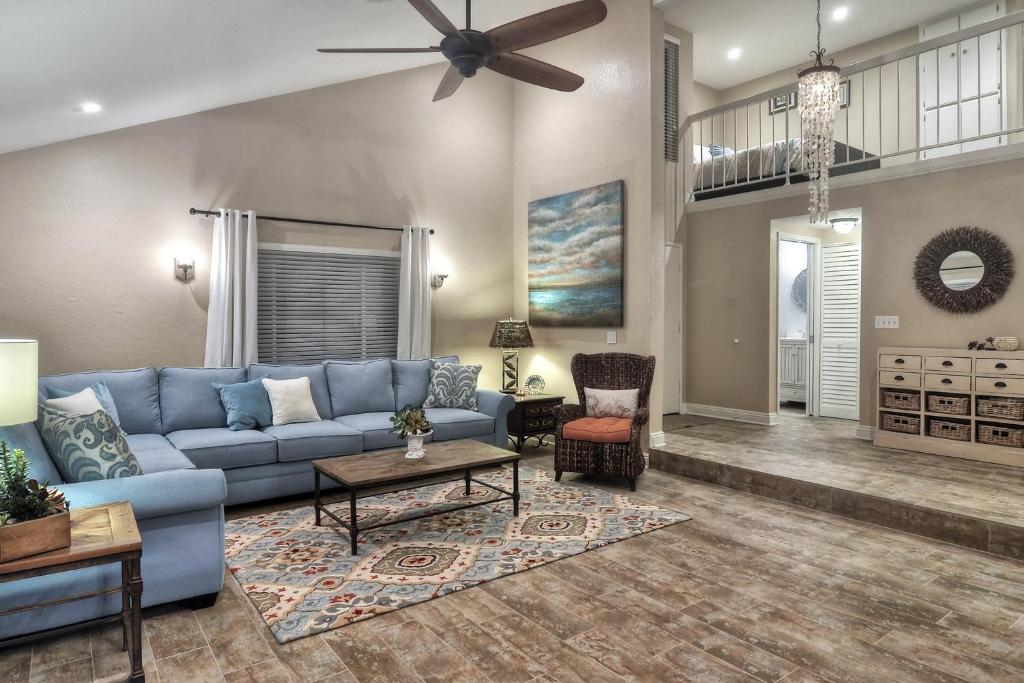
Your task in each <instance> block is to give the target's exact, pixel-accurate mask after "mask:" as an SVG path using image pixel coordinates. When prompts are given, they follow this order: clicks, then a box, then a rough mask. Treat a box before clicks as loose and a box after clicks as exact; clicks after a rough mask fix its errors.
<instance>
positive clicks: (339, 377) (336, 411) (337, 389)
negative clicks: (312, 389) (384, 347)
mask: <svg viewBox="0 0 1024 683" xmlns="http://www.w3.org/2000/svg"><path fill="white" fill-rule="evenodd" d="M324 367H325V369H326V371H327V384H328V386H329V387H330V389H331V414H332V416H334V417H338V416H339V415H358V414H362V413H377V412H384V411H390V412H391V413H392V414H393V413H394V412H395V391H394V388H393V387H392V386H391V361H389V360H387V359H380V360H368V361H327V362H326V363H324Z"/></svg>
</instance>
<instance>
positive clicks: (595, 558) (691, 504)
mask: <svg viewBox="0 0 1024 683" xmlns="http://www.w3.org/2000/svg"><path fill="white" fill-rule="evenodd" d="M530 464H531V465H534V466H538V467H547V468H549V469H550V465H551V456H550V452H547V453H543V454H540V455H536V456H534V457H531V458H530ZM566 476H567V477H568V476H570V475H566ZM590 481H592V482H593V483H596V484H597V485H601V486H609V487H614V488H616V489H618V490H622V488H623V487H622V485H621V484H620V483H619V482H615V481H604V480H596V479H593V480H590ZM636 495H637V496H638V497H639V498H641V499H643V500H646V501H649V502H651V503H654V504H658V505H663V506H666V507H671V508H675V509H678V510H682V511H684V512H687V513H689V514H691V515H693V519H692V520H691V521H689V522H684V523H681V524H677V525H674V526H672V527H668V528H666V529H662V530H659V531H655V532H653V533H651V534H647V535H644V536H640V537H637V538H634V539H630V540H628V541H624V542H621V543H616V544H613V545H611V546H607V547H605V548H602V549H599V550H595V551H592V552H588V553H583V554H582V555H578V556H575V557H571V558H567V559H564V560H560V561H558V562H555V563H552V564H550V565H547V566H545V567H541V568H538V569H534V570H531V571H527V572H524V573H521V574H517V575H515V576H511V577H507V578H502V579H499V580H496V581H494V582H492V583H489V584H486V585H483V586H478V587H474V588H471V589H468V590H466V591H463V592H460V593H456V594H453V595H449V596H446V597H444V598H440V599H438V600H433V601H430V602H427V603H422V604H418V605H414V606H412V607H408V608H406V609H402V610H399V611H397V612H394V613H391V614H388V615H385V616H382V617H378V618H375V619H370V620H368V621H365V622H360V623H357V624H354V625H351V626H348V627H345V628H340V629H336V630H334V631H330V632H328V633H325V634H322V635H319V636H313V637H310V638H306V639H303V640H299V641H295V642H292V643H289V644H288V645H285V646H280V645H278V644H277V643H276V642H275V641H274V639H273V638H272V637H271V636H270V632H269V630H268V629H267V628H265V626H264V625H263V623H262V621H261V620H260V618H259V616H258V615H257V613H256V612H255V610H254V609H253V607H252V605H251V604H250V603H249V601H248V600H247V599H246V598H245V597H244V596H243V595H242V593H241V591H240V589H239V588H238V585H237V583H236V582H235V581H234V579H232V578H231V577H230V576H229V577H228V578H227V579H226V581H225V586H224V590H223V592H222V593H221V597H220V599H219V601H218V602H217V604H216V605H215V606H214V607H211V608H209V609H205V610H200V611H196V612H192V611H189V610H185V609H182V608H179V607H174V606H164V607H160V608H155V609H152V610H147V611H146V612H145V636H146V650H145V665H146V670H147V677H148V680H149V681H162V682H163V683H170V682H176V681H187V682H189V683H200V682H202V681H260V682H264V681H332V682H340V681H421V680H422V681H445V683H453V682H456V681H513V682H523V683H525V682H526V681H538V682H539V681H580V682H583V681H586V682H593V681H615V680H623V679H625V680H641V681H694V682H700V683H703V682H723V681H725V682H739V681H745V682H748V683H753V682H755V681H766V682H773V681H784V682H785V683H811V682H816V681H818V682H820V681H834V682H836V683H839V682H853V681H857V682H861V681H886V682H892V681H901V682H902V681H971V682H972V683H973V682H976V681H1022V680H1024V647H1021V645H1022V643H1024V618H1022V615H1024V564H1021V563H1018V562H1015V561H1013V560H1008V559H1001V558H998V557H994V556H990V555H986V554H982V553H979V552H975V551H971V550H967V549H963V548H959V547H956V546H951V545H946V544H943V543H939V542H935V541H930V540H928V539H924V538H920V537H916V536H911V535H907V534H902V533H899V532H896V531H889V530H887V529H883V528H880V527H875V526H871V525H867V524H863V523H860V522H855V521H851V520H847V519H844V518H839V517H835V516H831V515H828V514H824V513H820V512H816V511H813V510H808V509H803V508H798V507H793V506H790V505H787V504H785V503H781V502H777V501H772V500H768V499H765V498H759V497H757V496H753V495H749V494H746V493H742V492H738V491H734V490H731V489H724V488H719V487H716V486H711V485H706V484H700V483H696V482H693V481H691V480H688V479H684V478H681V477H677V476H674V475H670V474H665V473H662V472H657V471H648V472H647V473H646V474H644V475H643V476H642V477H641V479H640V490H639V492H638V493H637V494H636ZM291 504H292V505H296V504H300V502H293V503H291ZM263 509H266V506H263V507H253V508H249V509H248V510H242V511H238V510H234V511H232V514H233V515H234V514H241V513H248V514H252V513H255V512H258V511H262V510H263ZM339 542H344V541H343V540H340V541H339ZM117 644H118V643H117V633H116V631H112V630H109V629H107V630H102V631H94V632H91V633H84V634H79V635H71V636H67V637H64V638H61V639H57V640H53V641H50V642H45V643H39V644H36V645H35V646H34V647H27V646H26V647H22V648H19V649H16V650H8V651H6V652H3V653H0V681H10V682H12V683H13V682H21V681H47V682H50V683H60V682H61V681H90V680H97V681H101V680H102V681H108V680H120V679H122V678H123V676H124V672H125V669H126V665H127V658H126V657H125V656H124V655H123V653H121V652H120V651H119V650H118V649H117Z"/></svg>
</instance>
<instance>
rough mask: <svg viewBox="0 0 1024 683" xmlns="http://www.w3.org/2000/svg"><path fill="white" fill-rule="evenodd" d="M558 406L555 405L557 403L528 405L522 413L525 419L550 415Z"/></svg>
mask: <svg viewBox="0 0 1024 683" xmlns="http://www.w3.org/2000/svg"><path fill="white" fill-rule="evenodd" d="M558 405H559V404H557V403H538V404H530V405H527V406H526V409H525V410H524V411H523V413H524V414H525V415H526V416H527V417H537V416H539V415H550V414H551V413H552V412H554V410H555V408H557V407H558Z"/></svg>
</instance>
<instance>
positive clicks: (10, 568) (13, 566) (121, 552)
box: [0, 501, 146, 683]
mask: <svg viewBox="0 0 1024 683" xmlns="http://www.w3.org/2000/svg"><path fill="white" fill-rule="evenodd" d="M141 558H142V538H141V537H140V536H139V527H138V525H136V523H135V514H134V513H133V512H132V506H131V503H127V502H123V501H122V502H117V503H106V504H104V505H95V506H91V507H83V508H77V509H72V510H71V545H70V546H69V547H67V548H62V549H60V550H53V551H51V552H48V553H42V554H39V555H30V556H29V557H22V558H20V559H17V560H12V561H10V562H4V563H0V583H7V582H8V581H18V580H20V579H28V578H33V577H36V576H47V575H49V574H58V573H60V572H69V571H74V570H75V569H83V568H85V567H96V566H99V565H103V564H113V563H120V565H121V585H120V586H112V587H110V588H106V589H103V590H97V591H89V592H85V593H78V594H76V595H74V596H71V597H64V598H58V599H54V600H49V601H47V602H40V603H36V604H29V605H25V606H23V607H12V608H10V609H5V610H3V611H2V612H0V616H7V615H8V614H15V613H18V612H27V611H29V610H34V609H40V608H42V607H49V606H51V605H61V604H64V603H67V602H70V601H72V600H84V599H86V598H94V597H99V596H101V595H109V594H111V593H120V594H121V611H120V612H119V613H118V614H114V615H111V616H109V617H100V618H99V619H91V620H89V621H83V622H79V623H77V624H72V625H71V626H61V627H59V628H54V629H50V630H48V631H39V632H36V633H29V634H27V635H23V636H15V637H12V638H7V639H5V640H3V641H0V647H5V646H7V645H16V644H18V643H24V642H28V641H31V640H35V639H37V638H43V637H46V636H49V635H56V634H59V633H65V632H67V631H72V630H77V629H80V628H84V627H86V626H94V625H96V624H105V623H109V622H112V621H120V622H121V628H122V629H123V641H122V642H123V647H124V649H126V650H128V657H129V660H130V663H131V672H130V673H129V675H128V680H129V681H133V682H139V683H140V682H142V681H145V680H146V674H145V673H144V672H143V670H142V572H141V566H140V563H141Z"/></svg>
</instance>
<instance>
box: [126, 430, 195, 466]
mask: <svg viewBox="0 0 1024 683" xmlns="http://www.w3.org/2000/svg"><path fill="white" fill-rule="evenodd" d="M125 438H126V440H127V441H128V446H129V448H131V449H132V453H134V454H135V457H136V459H138V461H139V465H141V466H142V473H143V474H153V473H154V472H170V471H172V470H194V469H195V468H196V466H195V465H194V464H193V463H192V461H191V460H189V459H188V458H186V457H185V454H184V453H182V452H181V451H179V450H178V449H177V448H175V447H174V446H173V445H172V444H171V442H170V441H168V440H167V437H165V436H160V435H159V434H132V435H130V436H127V437H125Z"/></svg>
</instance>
